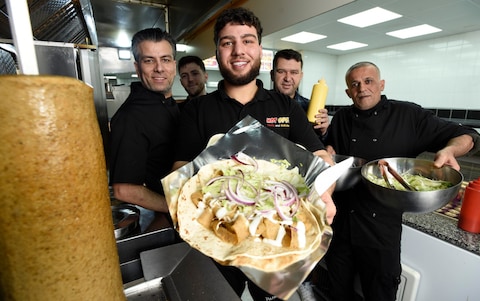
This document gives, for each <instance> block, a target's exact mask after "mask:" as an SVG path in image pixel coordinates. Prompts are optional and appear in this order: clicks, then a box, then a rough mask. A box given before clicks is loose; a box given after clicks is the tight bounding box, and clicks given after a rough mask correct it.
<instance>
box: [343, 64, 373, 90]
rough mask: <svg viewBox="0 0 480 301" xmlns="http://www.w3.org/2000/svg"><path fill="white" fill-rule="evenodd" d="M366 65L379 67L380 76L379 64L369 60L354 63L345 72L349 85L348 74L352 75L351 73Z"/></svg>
mask: <svg viewBox="0 0 480 301" xmlns="http://www.w3.org/2000/svg"><path fill="white" fill-rule="evenodd" d="M366 66H372V67H375V69H377V72H378V76H379V77H380V68H378V66H377V65H375V64H374V63H372V62H367V61H364V62H358V63H355V64H353V65H352V66H351V67H350V68H348V70H347V72H346V73H345V82H347V86H348V76H349V75H350V73H351V72H352V71H353V70H355V69H357V68H360V67H366Z"/></svg>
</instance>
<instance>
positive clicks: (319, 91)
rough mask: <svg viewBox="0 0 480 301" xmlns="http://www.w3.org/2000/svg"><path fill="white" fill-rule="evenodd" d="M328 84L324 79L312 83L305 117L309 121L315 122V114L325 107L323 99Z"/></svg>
mask: <svg viewBox="0 0 480 301" xmlns="http://www.w3.org/2000/svg"><path fill="white" fill-rule="evenodd" d="M327 93H328V86H327V83H326V82H325V79H323V78H322V79H321V80H319V81H318V83H315V84H314V85H313V89H312V96H311V97H310V103H309V105H308V110H307V118H308V121H310V122H311V123H315V115H317V114H318V110H320V109H323V108H325V101H326V100H327Z"/></svg>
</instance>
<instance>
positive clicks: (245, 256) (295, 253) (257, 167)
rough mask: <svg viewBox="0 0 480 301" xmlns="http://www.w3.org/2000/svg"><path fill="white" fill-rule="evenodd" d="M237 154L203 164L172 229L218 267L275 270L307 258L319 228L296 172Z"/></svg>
mask: <svg viewBox="0 0 480 301" xmlns="http://www.w3.org/2000/svg"><path fill="white" fill-rule="evenodd" d="M287 165H288V164H286V162H284V161H280V162H269V161H265V160H255V159H253V158H251V157H249V156H247V155H245V154H243V153H239V154H236V155H235V156H232V159H229V160H221V161H217V162H215V163H211V164H208V165H205V166H203V167H202V168H201V169H200V170H199V171H198V173H197V174H196V175H195V176H193V177H192V178H191V179H189V180H188V181H187V183H186V184H185V185H184V186H183V188H182V190H181V192H180V196H179V202H178V211H177V218H178V230H179V233H180V236H181V237H182V238H183V239H184V240H185V241H186V242H188V243H189V244H190V245H191V246H192V247H194V248H196V249H198V250H200V251H201V252H203V253H204V254H206V255H207V256H210V257H212V258H213V259H215V260H216V261H218V262H220V263H222V264H229V265H236V266H250V267H253V268H256V269H259V270H262V271H278V270H282V269H283V268H285V267H287V266H288V265H290V264H292V263H294V262H296V261H298V260H301V259H303V258H305V257H307V256H308V255H309V254H310V253H311V252H312V251H313V250H315V249H316V248H317V247H318V245H319V244H320V240H321V235H322V233H321V229H320V226H319V223H318V221H317V218H316V217H315V215H314V214H312V210H311V209H313V208H311V207H310V206H311V205H310V204H309V203H307V202H305V201H304V198H305V197H306V195H307V193H308V187H307V186H306V184H305V180H304V179H303V177H302V176H301V175H300V174H299V172H298V169H297V168H292V169H288V168H287V167H288V166H287Z"/></svg>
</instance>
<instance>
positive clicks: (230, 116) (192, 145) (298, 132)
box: [174, 8, 335, 300]
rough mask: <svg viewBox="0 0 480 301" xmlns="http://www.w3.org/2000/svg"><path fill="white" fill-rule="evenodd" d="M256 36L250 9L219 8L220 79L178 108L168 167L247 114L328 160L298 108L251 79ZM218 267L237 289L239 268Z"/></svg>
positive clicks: (255, 292)
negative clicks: (211, 89)
mask: <svg viewBox="0 0 480 301" xmlns="http://www.w3.org/2000/svg"><path fill="white" fill-rule="evenodd" d="M261 38H262V27H261V24H260V21H259V20H258V18H257V17H256V16H255V15H254V14H253V13H252V12H251V11H249V10H247V9H244V8H233V9H227V10H225V11H223V12H222V13H221V14H220V16H219V17H218V19H217V21H216V24H215V27H214V41H215V45H216V48H217V50H216V55H217V61H218V65H219V69H220V72H221V74H222V76H223V78H224V79H223V80H222V81H221V82H220V83H219V85H218V90H217V91H215V92H212V93H210V94H207V95H205V96H200V97H198V98H195V99H192V100H190V101H189V102H188V103H187V104H186V105H185V107H184V108H183V110H182V114H181V120H182V122H181V124H180V125H179V131H178V134H177V137H178V139H179V140H178V142H177V145H176V151H175V161H176V162H175V163H174V168H178V167H180V166H183V165H184V164H186V163H187V162H189V161H191V160H193V159H194V158H195V157H196V156H197V155H198V154H200V153H201V152H202V150H203V149H204V148H205V147H206V146H207V143H208V141H209V139H210V138H211V137H212V136H213V135H215V134H224V133H226V132H228V130H230V128H232V127H233V126H234V125H235V124H236V123H237V122H239V121H240V120H242V119H243V118H244V117H245V116H247V115H250V116H252V117H253V118H255V119H257V120H258V121H259V122H260V123H262V124H263V125H264V126H266V127H268V128H270V129H271V130H272V131H274V132H276V133H278V134H280V135H281V136H283V137H285V138H287V139H289V140H291V141H293V142H295V143H298V144H301V145H303V146H304V147H305V148H306V149H308V150H309V151H311V152H313V153H314V154H315V155H317V156H320V157H321V158H322V159H323V160H324V161H326V162H327V163H329V164H331V165H333V164H334V163H333V161H332V158H331V156H330V155H329V154H328V153H327V152H326V151H325V148H324V145H323V143H322V142H321V141H320V139H318V137H317V135H316V134H315V132H314V130H313V128H312V126H311V125H310V123H309V121H308V119H307V117H306V114H305V112H304V111H303V110H302V108H301V107H300V106H299V105H298V104H297V103H295V102H293V101H291V99H290V98H289V97H288V96H286V95H284V94H281V93H278V92H276V91H269V90H266V89H264V88H263V84H262V82H261V81H260V80H257V79H256V77H257V76H258V74H259V71H260V60H261V57H262V46H261ZM332 190H333V187H331V188H330V189H329V191H328V192H327V193H324V194H323V195H322V200H323V201H324V203H325V204H326V206H327V208H326V210H327V220H328V222H329V223H330V222H331V221H332V219H333V216H334V215H335V207H334V206H332V205H333V201H332V199H331V193H332ZM221 270H222V272H223V273H224V275H226V278H227V280H229V283H230V284H231V285H232V287H233V288H234V289H235V291H236V292H237V293H238V294H239V295H241V293H242V292H243V289H244V287H245V280H246V278H245V276H244V275H243V274H242V272H240V270H238V269H235V268H233V267H221ZM249 289H250V293H251V294H252V296H253V297H254V298H255V300H275V299H276V297H275V296H270V295H269V294H267V293H266V292H263V291H262V290H261V289H259V288H258V287H256V286H254V285H253V283H249ZM266 298H267V299H266Z"/></svg>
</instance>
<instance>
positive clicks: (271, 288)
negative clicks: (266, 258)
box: [162, 116, 332, 299]
mask: <svg viewBox="0 0 480 301" xmlns="http://www.w3.org/2000/svg"><path fill="white" fill-rule="evenodd" d="M218 137H219V136H217V137H216V138H218ZM240 151H242V152H244V153H246V154H248V155H250V156H252V157H255V158H256V159H263V160H267V161H269V160H271V159H277V160H284V159H286V160H287V161H288V162H290V163H291V165H292V167H293V166H297V167H298V169H299V172H300V174H301V175H302V176H303V177H304V178H305V181H306V183H307V185H308V186H309V187H310V188H312V186H313V183H314V182H315V178H316V177H317V175H318V174H319V173H320V172H321V171H323V170H324V169H326V168H328V167H329V165H328V164H326V163H325V162H324V161H323V160H322V159H321V158H319V157H317V156H315V155H313V154H312V153H311V152H309V151H307V150H305V149H304V148H302V147H300V146H298V145H296V144H295V143H292V142H291V141H289V140H288V139H285V138H283V137H282V136H280V135H278V134H276V133H275V132H273V131H271V130H269V129H268V128H266V127H264V126H263V125H262V124H261V123H260V122H258V121H257V120H255V119H254V118H252V117H250V116H247V117H245V118H244V119H243V120H241V121H240V122H239V123H237V124H236V125H235V126H234V127H233V128H231V129H230V131H228V133H226V134H225V135H224V136H223V137H221V138H220V139H218V141H216V143H214V144H213V145H210V146H208V147H207V148H206V149H205V150H204V151H203V152H202V153H200V154H199V155H198V156H197V157H196V158H195V159H194V160H193V161H192V162H190V163H188V164H187V165H185V166H183V167H181V168H179V169H178V170H176V171H175V172H172V173H171V174H169V175H168V176H166V177H165V178H163V179H162V185H163V188H164V191H165V196H166V199H167V202H168V203H169V208H170V214H171V216H172V220H173V222H174V223H175V224H176V222H177V216H176V207H177V205H176V204H177V201H178V196H179V192H180V190H181V188H182V186H183V185H184V184H185V183H186V182H187V181H188V179H190V178H191V177H192V176H194V175H195V174H196V173H197V172H198V170H199V169H200V167H202V166H204V165H206V164H210V163H213V162H216V161H218V160H221V159H229V158H230V156H231V155H233V154H236V153H238V152H240ZM314 195H315V194H314V193H313V194H311V196H314ZM316 197H318V196H316ZM316 208H317V210H314V214H315V215H316V217H317V220H318V222H319V224H320V227H321V230H322V239H321V243H320V245H319V247H318V248H316V249H315V250H313V251H312V253H310V254H309V255H307V256H306V258H304V259H303V260H300V261H297V262H295V263H294V264H292V265H290V266H289V267H287V268H286V269H284V270H281V271H276V272H270V273H266V272H263V271H260V270H257V269H254V268H251V267H242V266H239V267H238V268H240V269H241V270H242V271H243V272H244V274H245V275H246V276H247V277H248V278H249V279H250V280H252V281H253V282H254V283H255V284H257V285H258V286H259V287H261V288H262V289H263V290H265V291H267V292H269V293H271V294H272V295H276V296H277V297H279V298H282V299H288V298H289V297H290V296H291V295H292V294H293V293H294V292H295V290H296V289H297V288H298V286H299V285H300V284H301V283H302V282H303V280H304V279H305V278H306V277H307V276H308V274H309V273H310V272H311V271H312V270H313V268H314V267H315V265H316V264H317V263H318V262H319V261H320V259H321V258H322V257H323V256H324V255H325V253H326V251H327V249H328V246H329V244H330V240H331V237H332V229H331V228H330V226H328V225H327V223H326V218H325V211H324V208H318V207H316ZM199 251H202V250H199Z"/></svg>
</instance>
